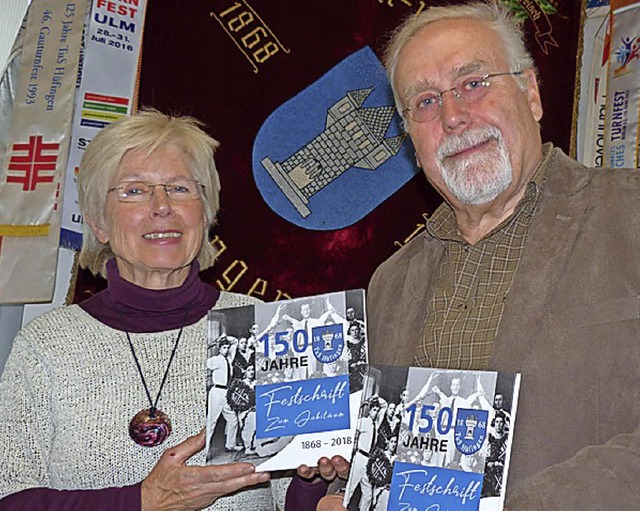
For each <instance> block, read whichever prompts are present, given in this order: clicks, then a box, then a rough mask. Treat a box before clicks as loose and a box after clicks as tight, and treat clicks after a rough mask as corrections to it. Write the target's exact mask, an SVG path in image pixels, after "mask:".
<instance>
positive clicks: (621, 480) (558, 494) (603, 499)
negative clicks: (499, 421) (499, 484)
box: [506, 427, 640, 511]
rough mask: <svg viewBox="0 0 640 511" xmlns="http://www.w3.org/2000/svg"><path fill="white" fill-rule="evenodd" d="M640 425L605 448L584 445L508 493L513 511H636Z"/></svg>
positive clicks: (508, 504)
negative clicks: (562, 460) (540, 510)
mask: <svg viewBox="0 0 640 511" xmlns="http://www.w3.org/2000/svg"><path fill="white" fill-rule="evenodd" d="M639 480H640V427H639V428H638V429H636V431H634V432H633V433H630V434H622V435H617V436H615V437H614V438H612V439H611V440H610V441H609V442H607V443H606V444H603V445H590V446H587V447H584V448H583V449H581V450H580V451H578V452H577V453H576V455H575V456H574V457H572V458H570V459H568V460H566V461H564V462H562V463H558V464H556V465H552V466H549V467H547V468H546V469H544V470H541V471H540V472H538V473H537V474H534V475H533V476H531V477H529V478H527V479H525V480H524V481H522V483H520V484H519V485H518V486H517V487H516V488H515V489H514V491H509V490H507V493H508V497H507V501H506V508H508V509H509V510H510V511H528V510H538V509H545V510H547V511H555V510H557V511H566V510H567V509H580V510H581V511H601V510H602V509H616V510H620V511H622V510H629V511H632V510H635V509H638V503H640V485H639V484H638V481H639Z"/></svg>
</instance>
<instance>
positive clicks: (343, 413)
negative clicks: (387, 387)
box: [256, 374, 350, 438]
mask: <svg viewBox="0 0 640 511" xmlns="http://www.w3.org/2000/svg"><path fill="white" fill-rule="evenodd" d="M256 422H257V424H256V438H274V437H280V436H291V435H300V434H303V433H315V432H319V431H331V430H337V429H348V428H349V424H350V423H349V375H346V374H345V375H341V376H334V377H331V378H318V379H313V380H302V381H290V382H279V383H273V384H269V385H259V386H258V387H256Z"/></svg>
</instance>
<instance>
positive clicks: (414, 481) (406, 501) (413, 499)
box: [387, 461, 483, 511]
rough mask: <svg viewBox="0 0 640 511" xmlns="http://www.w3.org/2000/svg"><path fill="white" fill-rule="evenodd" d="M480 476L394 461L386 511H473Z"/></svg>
mask: <svg viewBox="0 0 640 511" xmlns="http://www.w3.org/2000/svg"><path fill="white" fill-rule="evenodd" d="M482 478H483V474H475V473H473V472H462V471H460V470H449V469H446V468H436V467H424V466H422V465H414V464H411V463H402V462H399V461H396V462H395V463H394V465H393V475H392V479H391V491H390V494H389V505H388V507H387V510H388V511H406V510H408V509H424V510H432V511H435V510H447V511H476V510H477V509H478V508H479V506H480V492H481V490H482Z"/></svg>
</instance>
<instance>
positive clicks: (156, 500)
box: [142, 429, 269, 511]
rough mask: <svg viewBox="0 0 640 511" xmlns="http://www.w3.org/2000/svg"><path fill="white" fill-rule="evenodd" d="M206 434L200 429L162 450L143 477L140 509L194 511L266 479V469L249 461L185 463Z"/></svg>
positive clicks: (146, 510)
mask: <svg viewBox="0 0 640 511" xmlns="http://www.w3.org/2000/svg"><path fill="white" fill-rule="evenodd" d="M205 434H206V433H205V430H204V429H203V430H202V431H201V432H200V434H198V435H195V436H192V437H189V438H187V439H186V440H185V441H184V442H182V443H181V444H178V445H176V446H175V447H172V448H171V449H167V450H166V451H165V452H164V453H163V454H162V457H161V458H160V459H159V460H158V463H156V466H155V467H153V470H151V472H150V473H149V475H148V476H147V477H146V479H145V480H144V481H142V511H193V510H197V509H201V508H204V507H207V506H209V505H211V504H212V503H213V502H214V501H216V500H217V499H218V498H220V497H221V496H223V495H226V494H228V493H231V492H234V491H237V490H239V489H241V488H245V487H247V486H253V485H255V484H260V483H264V482H266V481H268V480H269V473H267V472H261V473H256V472H255V467H254V466H253V465H252V464H250V463H228V464H224V465H211V466H206V467H199V466H188V465H187V464H186V461H187V460H188V459H189V458H191V456H193V455H194V454H195V453H197V452H198V451H200V450H202V449H203V448H204V445H205Z"/></svg>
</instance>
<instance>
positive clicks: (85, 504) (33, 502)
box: [0, 484, 142, 511]
mask: <svg viewBox="0 0 640 511" xmlns="http://www.w3.org/2000/svg"><path fill="white" fill-rule="evenodd" d="M140 499H141V497H140V484H136V485H133V486H126V487H123V488H104V489H101V490H51V489H49V488H31V489H28V490H23V491H20V492H18V493H14V494H13V495H9V496H8V497H5V498H4V499H2V500H0V511H31V510H33V509H38V510H40V511H57V510H61V509H64V510H65V511H85V510H86V509H91V510H92V511H140V508H141V506H142V503H141V500H140Z"/></svg>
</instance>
